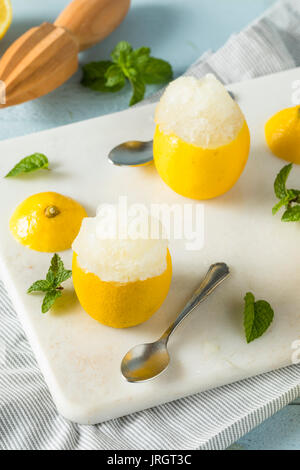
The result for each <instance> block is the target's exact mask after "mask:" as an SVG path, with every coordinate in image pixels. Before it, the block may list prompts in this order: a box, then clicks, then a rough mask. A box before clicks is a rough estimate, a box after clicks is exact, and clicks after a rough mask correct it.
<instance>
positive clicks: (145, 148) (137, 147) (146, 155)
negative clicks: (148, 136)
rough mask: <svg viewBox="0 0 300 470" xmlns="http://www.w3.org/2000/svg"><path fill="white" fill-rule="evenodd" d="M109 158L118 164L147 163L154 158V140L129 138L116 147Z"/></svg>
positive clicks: (138, 164)
mask: <svg viewBox="0 0 300 470" xmlns="http://www.w3.org/2000/svg"><path fill="white" fill-rule="evenodd" d="M108 159H109V161H110V162H111V163H113V164H114V165H117V166H140V165H146V164H147V163H150V162H151V161H152V160H153V141H152V140H149V141H148V142H142V141H140V140H128V141H127V142H123V143H122V144H120V145H117V146H116V147H114V148H113V149H112V150H111V151H110V152H109V154H108Z"/></svg>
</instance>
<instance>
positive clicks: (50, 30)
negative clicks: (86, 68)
mask: <svg viewBox="0 0 300 470" xmlns="http://www.w3.org/2000/svg"><path fill="white" fill-rule="evenodd" d="M129 5H130V0H73V1H72V2H71V3H70V4H69V5H68V6H67V7H66V8H65V10H64V11H63V12H62V13H61V14H60V15H59V17H58V18H57V20H56V21H55V23H54V24H51V23H43V24H42V25H40V26H38V27H34V28H31V29H30V30H29V31H27V32H26V33H25V34H23V35H22V36H21V37H20V38H19V39H17V40H16V41H15V42H14V43H13V44H12V45H11V46H10V47H9V48H8V49H7V51H6V52H5V53H4V55H3V56H2V58H1V60H0V80H1V82H2V83H1V85H2V86H1V95H2V96H1V99H2V98H3V95H4V100H3V101H5V102H3V103H2V104H0V107H6V106H12V105H14V104H19V103H23V102H25V101H29V100H32V99H35V98H38V97H40V96H43V95H45V94H47V93H49V92H50V91H52V90H54V89H55V88H57V87H58V86H60V85H61V84H62V83H64V82H65V81H66V80H68V79H69V78H70V77H71V76H72V75H73V74H74V73H75V72H76V70H77V68H78V52H80V51H82V50H84V49H86V48H88V47H90V46H93V45H94V44H96V43H97V42H99V41H101V40H102V39H104V38H105V37H106V36H108V35H109V34H110V33H111V32H112V31H113V30H114V29H115V28H116V27H117V26H118V25H119V24H120V23H121V21H122V20H123V19H124V17H125V15H126V13H127V11H128V9H129ZM3 92H4V93H3Z"/></svg>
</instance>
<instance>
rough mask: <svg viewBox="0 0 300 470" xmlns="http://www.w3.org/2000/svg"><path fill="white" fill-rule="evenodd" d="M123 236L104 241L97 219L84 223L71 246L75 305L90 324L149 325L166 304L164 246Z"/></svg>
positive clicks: (167, 265) (168, 266)
mask: <svg viewBox="0 0 300 470" xmlns="http://www.w3.org/2000/svg"><path fill="white" fill-rule="evenodd" d="M115 224H117V222H115ZM115 227H116V226H115ZM126 230H127V229H125V230H123V231H122V232H123V233H122V237H121V238H118V237H115V238H109V237H108V238H105V235H104V234H103V231H102V229H101V218H99V216H98V217H97V216H96V217H89V218H86V219H84V220H83V223H82V226H81V229H80V232H79V234H78V236H77V238H76V239H75V241H74V243H73V250H74V254H73V265H72V272H73V283H74V288H75V291H76V294H77V297H78V299H79V302H80V304H81V306H82V307H83V309H84V310H85V311H86V312H87V313H88V314H89V315H90V316H91V317H92V318H94V319H95V320H97V321H99V322H100V323H103V324H104V325H107V326H111V327H114V328H127V327H130V326H135V325H138V324H140V323H142V322H144V321H146V320H148V319H149V318H150V317H151V316H152V315H153V314H154V313H155V312H156V310H158V309H159V307H160V306H161V304H162V303H163V301H164V300H165V298H166V296H167V294H168V291H169V287H170V283H171V277H172V263H171V257H170V253H169V250H168V242H167V240H165V239H163V238H159V239H155V238H153V239H151V238H150V237H145V238H142V237H138V236H136V235H134V236H133V235H132V233H129V232H128V231H127V232H126Z"/></svg>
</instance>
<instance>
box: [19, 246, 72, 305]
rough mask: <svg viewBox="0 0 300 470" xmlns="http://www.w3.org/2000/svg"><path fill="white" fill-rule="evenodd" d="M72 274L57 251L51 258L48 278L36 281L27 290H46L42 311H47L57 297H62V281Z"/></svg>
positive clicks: (29, 292) (29, 291) (28, 291)
mask: <svg viewBox="0 0 300 470" xmlns="http://www.w3.org/2000/svg"><path fill="white" fill-rule="evenodd" d="M71 276H72V271H71V270H69V269H65V267H64V263H63V262H62V260H61V258H60V257H59V255H57V254H56V253H55V255H53V257H52V259H51V264H50V267H49V270H48V272H47V275H46V279H42V280H39V281H36V282H34V283H33V284H32V285H31V286H30V287H29V289H28V290H27V294H31V293H32V292H45V293H46V294H45V297H44V300H43V303H42V313H46V312H48V311H49V310H50V308H51V307H52V305H53V304H54V302H55V301H56V299H58V298H59V297H61V295H62V290H63V287H62V286H61V283H62V282H64V281H66V280H67V279H69V278H70V277H71Z"/></svg>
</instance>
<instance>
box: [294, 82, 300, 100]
mask: <svg viewBox="0 0 300 470" xmlns="http://www.w3.org/2000/svg"><path fill="white" fill-rule="evenodd" d="M292 90H293V92H292V103H293V104H294V105H295V106H297V105H299V104H300V80H294V81H293V82H292Z"/></svg>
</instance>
